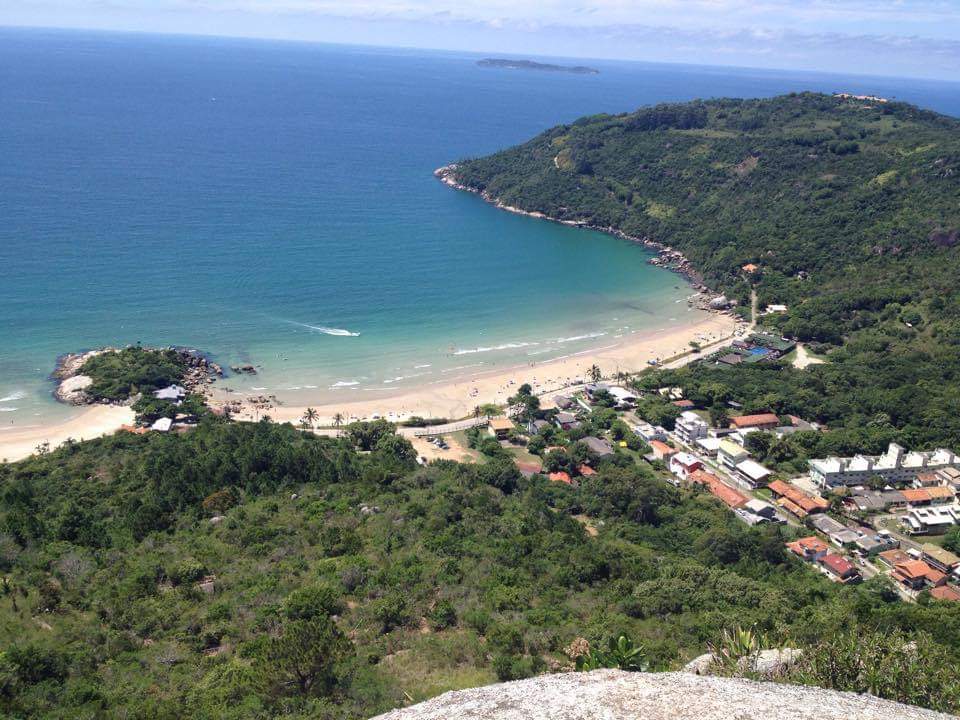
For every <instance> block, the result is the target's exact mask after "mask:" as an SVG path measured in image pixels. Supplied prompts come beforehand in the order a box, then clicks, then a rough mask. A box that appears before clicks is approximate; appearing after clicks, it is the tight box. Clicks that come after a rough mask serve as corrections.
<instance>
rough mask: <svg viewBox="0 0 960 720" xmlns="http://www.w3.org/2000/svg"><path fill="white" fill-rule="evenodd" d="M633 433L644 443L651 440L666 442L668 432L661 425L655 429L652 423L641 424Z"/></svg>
mask: <svg viewBox="0 0 960 720" xmlns="http://www.w3.org/2000/svg"><path fill="white" fill-rule="evenodd" d="M633 431H634V432H635V433H636V434H637V435H639V436H640V438H641V439H642V440H643V441H644V442H647V443H648V442H650V441H651V440H666V439H667V431H666V430H665V429H664V428H662V427H660V426H659V425H658V426H656V427H654V426H653V425H651V424H650V423H640V424H639V425H637V426H636V427H634V428H633Z"/></svg>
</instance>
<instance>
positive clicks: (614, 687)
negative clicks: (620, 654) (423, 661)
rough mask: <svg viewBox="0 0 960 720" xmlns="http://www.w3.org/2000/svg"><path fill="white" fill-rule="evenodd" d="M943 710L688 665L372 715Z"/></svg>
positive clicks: (591, 716) (936, 718) (933, 715)
mask: <svg viewBox="0 0 960 720" xmlns="http://www.w3.org/2000/svg"><path fill="white" fill-rule="evenodd" d="M950 717H952V716H950V715H944V714H942V713H938V712H933V711H932V710H923V709H920V708H915V707H910V706H908V705H901V704H900V703H895V702H890V701H889V700H880V699H878V698H875V697H871V696H869V695H855V694H853V693H842V692H835V691H832V690H822V689H820V688H814V687H806V686H802V685H781V684H777V683H759V682H754V681H752V680H741V679H738V678H722V677H704V676H699V675H692V674H690V673H682V672H673V673H626V672H621V671H619V670H598V671H596V672H591V673H566V674H562V675H543V676H541V677H536V678H531V679H529V680H521V681H518V682H512V683H504V684H502V685H490V686H487V687H482V688H474V689H472V690H459V691H456V692H449V693H446V694H444V695H440V696H439V697H436V698H434V699H433V700H428V701H427V702H424V703H421V704H419V705H413V706H411V707H408V708H404V709H402V710H394V711H392V712H389V713H387V714H385V715H380V716H378V717H377V718H376V719H375V720H453V719H456V720H481V718H482V719H483V720H731V719H733V718H736V720H771V718H776V720H854V719H856V720H941V719H942V720H945V719H946V718H950Z"/></svg>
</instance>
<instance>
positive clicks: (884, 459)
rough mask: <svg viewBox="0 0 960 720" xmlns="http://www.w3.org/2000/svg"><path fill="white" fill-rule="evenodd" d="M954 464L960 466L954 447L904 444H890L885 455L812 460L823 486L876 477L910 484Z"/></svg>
mask: <svg viewBox="0 0 960 720" xmlns="http://www.w3.org/2000/svg"><path fill="white" fill-rule="evenodd" d="M950 467H953V468H960V457H958V456H957V455H956V453H954V452H952V451H950V450H945V449H943V448H940V449H938V450H931V451H928V452H910V453H908V452H906V451H905V450H904V449H903V447H902V446H900V445H897V444H896V443H890V447H889V448H887V452H885V453H884V454H883V455H877V456H868V455H855V456H854V457H852V458H839V457H828V458H823V459H817V460H811V461H810V479H811V480H813V481H814V482H815V483H816V484H817V485H819V486H820V487H822V488H831V487H839V486H843V485H862V484H864V483H866V482H868V481H869V480H870V479H871V478H874V477H880V478H882V479H883V481H884V482H887V483H906V482H911V481H912V480H913V479H914V478H915V477H916V476H917V473H920V472H924V471H936V470H940V469H942V468H950Z"/></svg>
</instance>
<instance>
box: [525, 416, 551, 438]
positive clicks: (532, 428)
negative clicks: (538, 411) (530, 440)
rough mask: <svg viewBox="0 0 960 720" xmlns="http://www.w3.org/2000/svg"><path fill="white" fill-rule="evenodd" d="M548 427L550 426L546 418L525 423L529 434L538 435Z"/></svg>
mask: <svg viewBox="0 0 960 720" xmlns="http://www.w3.org/2000/svg"><path fill="white" fill-rule="evenodd" d="M548 427H550V423H548V422H547V421H546V420H531V421H530V422H528V423H527V432H528V433H530V434H531V435H539V434H540V433H541V432H543V431H544V430H545V429H546V428H548Z"/></svg>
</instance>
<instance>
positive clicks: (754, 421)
mask: <svg viewBox="0 0 960 720" xmlns="http://www.w3.org/2000/svg"><path fill="white" fill-rule="evenodd" d="M779 424H780V418H778V417H777V416H776V415H774V414H773V413H759V414H757V415H741V416H739V417H732V418H730V427H732V428H735V429H736V430H743V429H744V428H756V429H757V430H773V429H774V428H775V427H777V425H779Z"/></svg>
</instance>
